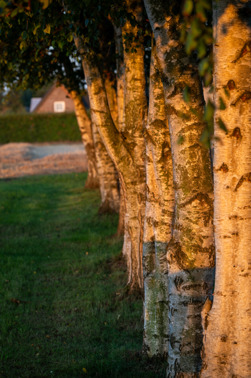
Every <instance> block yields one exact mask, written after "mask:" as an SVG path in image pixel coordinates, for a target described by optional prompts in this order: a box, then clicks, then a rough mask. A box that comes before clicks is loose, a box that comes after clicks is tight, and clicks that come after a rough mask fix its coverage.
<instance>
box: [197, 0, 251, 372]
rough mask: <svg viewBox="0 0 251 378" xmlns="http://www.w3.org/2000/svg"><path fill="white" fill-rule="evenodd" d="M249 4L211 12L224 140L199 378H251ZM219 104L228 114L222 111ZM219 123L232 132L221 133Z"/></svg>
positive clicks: (218, 154)
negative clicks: (209, 301) (212, 280)
mask: <svg viewBox="0 0 251 378" xmlns="http://www.w3.org/2000/svg"><path fill="white" fill-rule="evenodd" d="M249 6H250V5H248V1H245V0H244V1H241V2H240V1H233V2H229V1H226V0H224V1H220V2H216V1H215V2H214V9H213V24H214V38H215V45H214V60H215V64H214V67H215V73H214V75H215V76H214V88H215V103H216V105H217V110H216V112H215V136H216V137H218V138H220V142H217V141H215V143H214V187H215V200H214V225H215V246H216V279H215V291H214V300H213V305H212V309H211V310H210V311H209V313H208V314H207V324H206V326H205V337H204V352H203V355H204V357H203V370H202V374H201V376H202V377H207V378H209V377H210V378H211V377H224V378H228V377H238V378H239V377H246V378H247V377H250V376H251V362H250V361H251V360H250V349H251V341H250V340H251V332H250V308H251V301H250V292H251V280H250V245H251V221H250V219H251V203H250V199H251V183H250V171H251V127H250V115H251V114H250V101H249V98H250V97H249V96H248V95H247V94H248V93H250V87H251V75H250V73H251V69H250V49H249V51H246V50H247V41H250V39H251V38H250V37H251V31H250V27H248V25H247V23H246V21H247V19H246V16H247V15H248V7H249ZM226 89H227V91H226ZM244 95H245V96H244ZM220 99H223V100H224V103H225V106H226V108H225V109H224V110H220V109H219V108H218V106H219V103H220V101H221V100H220ZM237 99H238V101H237ZM248 101H249V103H248ZM219 117H221V119H222V120H223V121H224V123H225V124H226V127H227V129H228V133H227V134H226V133H225V132H224V131H222V130H221V129H220V128H219V125H218V123H217V121H218V118H219ZM223 168H224V169H223Z"/></svg>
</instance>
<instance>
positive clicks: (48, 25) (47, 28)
mask: <svg viewBox="0 0 251 378" xmlns="http://www.w3.org/2000/svg"><path fill="white" fill-rule="evenodd" d="M44 33H46V34H50V33H51V25H50V24H47V25H46V28H45V29H44Z"/></svg>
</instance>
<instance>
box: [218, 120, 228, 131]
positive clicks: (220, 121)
mask: <svg viewBox="0 0 251 378" xmlns="http://www.w3.org/2000/svg"><path fill="white" fill-rule="evenodd" d="M218 125H219V127H220V129H221V130H223V131H225V133H228V129H227V126H226V125H225V123H224V122H223V121H222V119H221V118H219V119H218Z"/></svg>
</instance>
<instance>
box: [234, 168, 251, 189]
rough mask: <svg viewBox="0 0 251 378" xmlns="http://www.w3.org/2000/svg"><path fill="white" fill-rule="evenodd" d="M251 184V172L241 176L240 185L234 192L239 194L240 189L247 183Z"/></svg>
mask: <svg viewBox="0 0 251 378" xmlns="http://www.w3.org/2000/svg"><path fill="white" fill-rule="evenodd" d="M245 181H247V182H251V172H249V173H246V174H245V175H243V176H241V178H240V180H239V181H238V184H237V185H236V187H235V189H234V192H237V190H238V189H239V187H240V186H241V185H242V184H243V183H244V182H245Z"/></svg>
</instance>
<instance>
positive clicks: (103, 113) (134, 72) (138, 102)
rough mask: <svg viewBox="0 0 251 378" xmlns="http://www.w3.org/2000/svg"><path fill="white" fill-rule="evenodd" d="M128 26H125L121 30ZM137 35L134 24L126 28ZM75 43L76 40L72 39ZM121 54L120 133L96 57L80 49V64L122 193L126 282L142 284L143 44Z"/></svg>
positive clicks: (143, 188) (93, 113) (135, 43)
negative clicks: (122, 114) (123, 71)
mask: <svg viewBox="0 0 251 378" xmlns="http://www.w3.org/2000/svg"><path fill="white" fill-rule="evenodd" d="M128 27H129V25H128V24H126V26H125V29H124V30H125V31H126V30H127V28H128ZM130 31H133V32H134V33H135V36H137V34H136V32H137V27H135V28H134V29H132V28H130ZM76 43H77V45H79V41H76ZM136 46H137V42H136V41H135V42H134V47H135V49H134V52H132V51H129V52H128V54H127V56H126V57H125V67H126V74H125V130H124V132H123V133H120V132H119V131H118V130H117V129H116V127H115V125H114V122H113V120H112V117H111V113H110V110H109V106H108V100H107V95H106V91H105V88H104V83H103V80H102V77H101V74H100V71H99V68H98V66H97V61H96V59H95V58H94V56H90V54H89V55H88V54H83V50H82V51H81V48H82V49H84V46H82V47H81V46H79V48H80V51H81V52H82V56H83V57H84V58H83V68H84V72H85V77H86V81H87V86H88V93H89V98H90V103H91V111H92V119H93V121H94V123H95V124H96V125H97V127H98V130H99V132H100V133H101V136H102V140H103V141H104V144H105V146H106V148H107V151H108V152H109V154H110V156H111V158H112V160H113V161H114V163H115V165H116V168H117V170H118V172H119V175H120V178H121V184H122V186H123V188H124V194H125V204H126V205H125V237H124V245H123V253H124V255H125V256H126V258H127V266H128V285H129V286H130V288H131V289H138V288H140V289H142V288H143V269H142V242H143V220H144V206H145V146H144V139H143V122H144V118H145V115H146V107H147V105H146V97H145V77H144V59H143V58H144V47H143V45H141V46H140V47H139V48H138V47H136Z"/></svg>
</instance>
